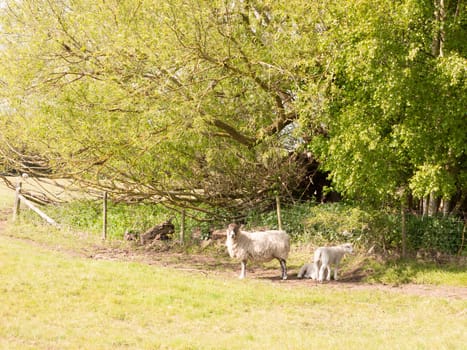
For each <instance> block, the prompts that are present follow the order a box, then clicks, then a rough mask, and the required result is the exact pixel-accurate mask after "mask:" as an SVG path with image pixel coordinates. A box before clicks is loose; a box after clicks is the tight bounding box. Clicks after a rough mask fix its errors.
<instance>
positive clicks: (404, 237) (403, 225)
mask: <svg viewBox="0 0 467 350" xmlns="http://www.w3.org/2000/svg"><path fill="white" fill-rule="evenodd" d="M405 207H406V203H405V198H404V197H402V198H401V234H402V258H403V259H405V258H406V257H407V225H406V222H405V220H406V217H405Z"/></svg>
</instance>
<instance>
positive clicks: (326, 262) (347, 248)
mask: <svg viewBox="0 0 467 350" xmlns="http://www.w3.org/2000/svg"><path fill="white" fill-rule="evenodd" d="M346 253H349V254H352V253H353V249H352V244H351V243H345V244H341V245H338V246H335V247H320V248H318V249H316V250H315V254H314V259H313V265H314V267H313V270H314V271H313V272H314V275H313V277H314V278H313V277H312V278H313V279H317V280H318V281H319V282H323V280H324V273H325V271H326V269H327V276H326V280H328V281H330V280H331V265H335V266H334V280H335V281H337V269H338V266H339V262H340V261H341V259H342V257H343V256H344V254H346ZM320 265H321V266H320Z"/></svg>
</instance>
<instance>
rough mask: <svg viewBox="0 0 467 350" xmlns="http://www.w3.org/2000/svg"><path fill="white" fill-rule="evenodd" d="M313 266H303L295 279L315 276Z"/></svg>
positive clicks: (311, 264)
mask: <svg viewBox="0 0 467 350" xmlns="http://www.w3.org/2000/svg"><path fill="white" fill-rule="evenodd" d="M315 275H316V274H315V265H314V264H313V263H308V264H305V265H303V266H302V267H301V269H300V271H298V274H297V278H298V279H301V278H313V277H314V276H315Z"/></svg>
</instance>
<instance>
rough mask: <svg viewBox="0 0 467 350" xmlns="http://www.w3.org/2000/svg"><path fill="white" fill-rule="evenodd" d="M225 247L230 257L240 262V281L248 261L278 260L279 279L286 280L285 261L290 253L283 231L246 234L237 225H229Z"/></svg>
mask: <svg viewBox="0 0 467 350" xmlns="http://www.w3.org/2000/svg"><path fill="white" fill-rule="evenodd" d="M225 245H226V246H227V251H228V252H229V255H230V257H231V258H237V259H239V260H240V261H241V267H242V270H241V272H240V276H239V278H240V279H243V278H245V274H246V263H247V260H248V259H251V260H253V261H259V262H267V261H271V260H272V259H277V260H279V263H280V265H281V269H282V275H281V277H282V279H283V280H286V279H287V265H286V259H287V257H288V255H289V251H290V238H289V235H288V234H287V233H286V232H285V231H279V230H269V231H262V232H247V231H241V230H240V227H239V226H238V225H237V224H230V225H229V226H228V228H227V239H226V241H225Z"/></svg>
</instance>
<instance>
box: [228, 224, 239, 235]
mask: <svg viewBox="0 0 467 350" xmlns="http://www.w3.org/2000/svg"><path fill="white" fill-rule="evenodd" d="M237 233H238V225H237V224H230V225H229V227H227V239H235V237H236V236H237Z"/></svg>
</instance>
